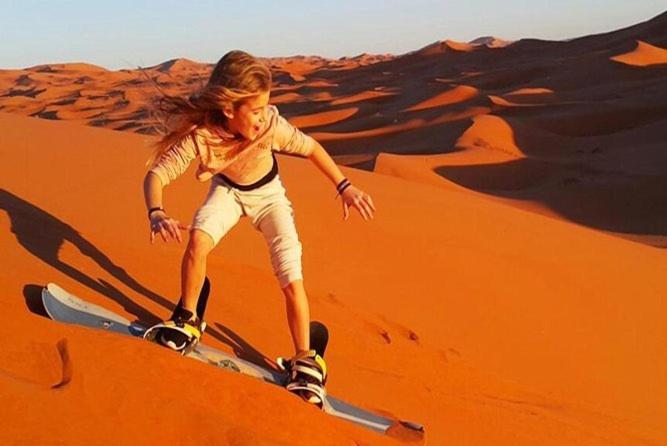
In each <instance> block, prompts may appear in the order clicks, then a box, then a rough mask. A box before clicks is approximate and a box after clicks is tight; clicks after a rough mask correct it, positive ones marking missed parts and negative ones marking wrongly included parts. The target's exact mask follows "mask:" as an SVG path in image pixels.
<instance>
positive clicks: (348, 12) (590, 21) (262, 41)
mask: <svg viewBox="0 0 667 446" xmlns="http://www.w3.org/2000/svg"><path fill="white" fill-rule="evenodd" d="M0 5H2V14H1V15H0V68H25V67H29V66H32V65H37V64H43V63H56V62H88V63H93V64H96V65H100V66H103V67H105V68H108V69H114V70H115V69H120V68H135V67H136V66H137V65H141V66H149V65H154V64H157V63H160V62H164V61H166V60H169V59H173V58H177V57H186V58H188V59H192V60H195V61H198V62H209V63H213V62H216V61H217V60H218V59H219V58H220V56H222V55H223V54H224V53H226V52H227V51H229V50H231V49H236V48H238V49H243V50H245V51H248V52H250V53H252V54H255V55H257V56H266V57H269V56H290V55H296V54H304V55H320V56H324V57H335V58H337V57H342V56H355V55H357V54H359V53H362V52H366V53H393V54H402V53H405V52H408V51H412V50H416V49H418V48H421V47H423V46H425V45H428V44H430V43H432V42H434V41H436V40H443V39H453V40H459V41H469V40H472V39H474V38H476V37H480V36H485V35H493V36H496V37H500V38H504V39H509V40H517V39H520V38H523V37H534V38H541V39H552V40H560V39H567V38H573V37H580V36H583V35H588V34H595V33H600V32H606V31H611V30H615V29H618V28H623V27H626V26H629V25H633V24H635V23H638V22H642V21H645V20H648V19H650V18H652V17H654V16H656V15H658V14H660V13H661V12H663V11H665V10H667V2H665V0H637V1H633V2H628V1H627V0H598V1H592V0H550V1H547V0H502V1H491V0H477V1H475V0H455V1H445V0H441V1H431V0H403V1H396V0H383V1H380V0H356V1H349V0H338V1H322V0H320V1H317V0H307V1H302V0H292V1H290V0H283V1H280V2H276V1H259V0H248V1H242V0H237V1H233V2H231V1H212V0H207V1H196V0H193V1H189V2H186V1H172V0H164V1H142V0H134V1H129V0H113V1H107V2H101V1H99V2H98V1H91V0H87V1H79V0H77V1H73V0H72V1H67V0H61V1H34V0H22V1H9V0H0Z"/></svg>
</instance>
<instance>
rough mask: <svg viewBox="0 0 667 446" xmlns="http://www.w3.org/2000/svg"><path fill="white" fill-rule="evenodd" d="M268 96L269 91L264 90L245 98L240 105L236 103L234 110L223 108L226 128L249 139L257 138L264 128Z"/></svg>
mask: <svg viewBox="0 0 667 446" xmlns="http://www.w3.org/2000/svg"><path fill="white" fill-rule="evenodd" d="M269 96H270V92H269V91H265V92H263V93H260V94H258V95H257V96H254V97H252V98H250V99H246V100H245V101H243V102H242V103H241V104H240V105H237V106H236V109H235V110H232V109H231V108H230V109H227V108H226V109H225V110H223V113H224V114H225V117H226V118H227V122H226V123H225V126H226V127H227V130H229V131H230V132H232V133H234V134H237V135H241V136H243V137H244V138H245V139H249V140H251V141H252V140H254V139H255V138H257V136H258V135H259V134H260V133H261V132H262V131H263V130H264V125H265V123H266V112H267V107H268V105H269Z"/></svg>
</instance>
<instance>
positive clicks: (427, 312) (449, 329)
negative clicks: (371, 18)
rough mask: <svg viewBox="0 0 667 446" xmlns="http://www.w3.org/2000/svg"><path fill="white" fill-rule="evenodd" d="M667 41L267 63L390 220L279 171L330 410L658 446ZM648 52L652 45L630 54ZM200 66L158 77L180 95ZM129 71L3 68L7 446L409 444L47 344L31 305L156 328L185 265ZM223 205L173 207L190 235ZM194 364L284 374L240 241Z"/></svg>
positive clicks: (55, 333) (125, 349) (277, 298)
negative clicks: (84, 306)
mask: <svg viewBox="0 0 667 446" xmlns="http://www.w3.org/2000/svg"><path fill="white" fill-rule="evenodd" d="M666 25H667V15H666V14H662V15H660V16H658V17H656V18H654V19H652V20H649V21H647V22H645V23H641V24H638V25H634V26H631V27H628V28H626V29H623V30H618V31H613V32H609V33H606V34H600V35H594V36H586V37H582V38H579V39H574V40H571V41H567V42H550V41H538V40H534V39H524V40H520V41H517V42H505V41H503V40H501V39H496V38H491V37H485V38H481V39H478V41H473V42H468V43H461V42H454V41H452V40H444V41H441V42H436V43H434V44H432V45H429V46H427V47H425V48H423V49H420V50H416V51H414V52H411V53H408V54H405V55H401V56H391V55H381V56H374V55H361V56H359V57H357V58H349V59H339V60H327V59H323V58H319V57H294V58H281V59H270V60H269V63H270V64H271V65H272V68H273V70H274V73H275V79H274V80H275V84H276V88H275V89H274V98H280V97H282V100H280V101H275V102H276V103H278V104H279V105H278V106H279V109H280V110H281V113H283V114H284V115H285V116H288V117H290V119H292V120H293V122H295V123H297V124H299V125H301V126H302V127H303V128H304V129H305V130H306V131H307V132H308V133H310V134H311V135H313V136H315V137H317V138H318V139H319V140H321V141H322V142H323V144H324V146H325V147H326V148H327V150H328V151H329V152H330V153H331V154H332V155H333V156H334V157H335V159H336V161H338V162H339V163H341V164H344V165H345V166H343V167H342V169H343V171H344V173H345V175H346V176H347V177H348V178H350V180H351V181H352V183H353V184H355V185H358V186H359V187H360V188H361V189H363V190H364V191H366V192H368V193H369V194H370V195H371V196H372V197H373V201H374V202H375V205H376V207H377V213H376V215H375V219H373V220H372V221H368V222H367V221H364V220H363V219H362V218H361V217H360V216H359V215H358V214H356V213H353V214H352V216H351V218H350V219H349V220H348V221H343V219H342V209H341V204H340V202H337V201H334V199H333V197H334V195H335V190H334V187H333V185H332V184H330V183H329V182H328V181H327V179H326V178H325V177H324V176H322V175H321V173H320V172H319V171H318V170H317V168H316V167H315V166H314V165H313V164H312V163H311V162H310V161H309V160H307V159H300V158H295V157H288V156H283V155H279V156H278V159H279V163H280V172H281V178H282V179H283V181H284V183H285V185H286V187H287V191H288V196H289V198H290V199H291V201H292V203H293V204H294V209H295V218H296V221H297V227H298V229H299V234H300V238H301V241H302V243H303V246H304V257H303V264H304V276H305V284H306V289H307V291H308V295H309V301H310V304H311V315H312V317H313V319H316V320H322V321H325V322H326V323H327V325H328V326H329V328H330V331H331V333H332V340H331V343H330V346H329V349H328V351H327V358H328V364H329V367H330V378H329V382H328V390H329V392H330V393H331V394H332V395H335V396H338V397H341V398H343V399H345V400H347V401H349V402H351V403H354V404H357V405H359V406H361V407H364V408H367V409H370V410H374V411H378V412H381V413H387V414H392V415H394V416H397V417H400V418H404V419H410V420H415V421H419V422H421V423H423V424H424V425H425V426H426V429H427V443H428V444H429V445H453V444H470V445H488V444H495V445H534V444H541V445H563V444H581V445H609V444H612V445H662V444H666V443H667V428H666V427H665V424H664V420H665V419H666V418H667V405H665V403H664V402H665V401H666V400H667V386H666V385H665V380H664V376H667V332H666V330H665V324H664V321H665V320H666V318H667V308H666V306H665V296H666V295H667V282H666V281H665V277H667V250H664V249H662V247H665V246H667V242H666V240H667V239H666V238H665V235H667V211H666V209H667V206H665V204H667V187H666V186H667V172H666V171H665V167H664V166H665V165H667V164H666V163H665V162H666V161H667V154H666V152H665V150H664V141H665V137H667V126H666V125H665V124H666V122H665V120H666V119H667V106H666V104H667V93H666V92H667V88H666V87H667V85H666V83H667V76H666V74H667V64H665V63H664V61H662V62H661V60H662V59H661V57H663V56H662V51H665V48H667V32H666V30H667V26H666ZM638 42H639V43H638ZM210 69H211V65H210V64H201V63H197V62H194V61H188V60H185V59H175V60H172V61H169V62H165V63H163V64H160V65H158V66H155V67H147V68H145V73H147V74H148V75H149V76H151V77H152V78H153V79H154V80H155V81H156V82H158V83H159V85H160V86H161V87H162V88H164V89H165V90H166V91H169V92H170V93H173V94H189V92H190V91H192V89H194V88H196V87H197V86H198V85H200V84H201V83H202V82H203V81H205V78H206V76H207V74H208V73H209V72H210ZM154 96H155V92H154V91H153V90H152V87H151V85H150V83H149V82H147V81H146V79H145V78H144V77H143V73H142V72H141V71H139V70H120V71H109V70H106V69H104V68H102V67H96V66H93V65H90V64H85V63H76V64H74V63H73V64H44V65H40V66H36V67H30V68H26V69H12V70H0V129H2V142H1V144H0V150H1V151H2V152H1V153H0V155H1V156H2V160H3V162H2V163H1V164H0V210H1V212H0V247H1V252H2V258H3V259H4V261H3V271H2V274H0V284H2V289H3V293H2V304H3V310H4V316H5V317H4V318H3V320H4V324H2V325H0V334H1V335H2V337H3V339H4V340H5V345H6V346H5V347H4V348H3V349H1V350H0V400H1V402H2V404H0V408H1V409H0V417H1V418H2V419H3V429H2V430H1V431H0V440H1V441H2V443H3V444H25V443H26V442H32V443H35V444H50V443H51V444H54V443H55V444H59V443H60V444H84V443H89V444H90V443H102V442H111V441H113V442H114V443H118V444H127V443H130V442H136V441H138V440H139V441H141V442H142V443H146V444H153V443H156V442H158V441H173V439H174V438H179V437H180V436H182V434H183V432H187V433H188V436H187V439H188V442H210V443H211V444H229V445H237V446H238V445H276V444H277V445H309V444H324V445H329V444H330V445H384V444H387V445H390V444H403V443H401V442H399V441H397V440H394V439H392V438H388V437H384V436H381V435H379V434H375V433H373V432H370V431H368V430H365V429H363V428H360V427H357V426H355V425H353V424H350V423H348V422H345V421H343V420H339V419H335V418H332V417H330V416H327V415H326V414H323V413H321V412H319V411H318V410H316V409H315V408H313V407H310V406H308V405H306V404H304V403H303V402H301V401H299V400H298V399H297V398H296V397H294V396H293V395H290V394H288V393H287V392H286V391H284V390H282V389H279V388H277V387H275V386H270V385H267V384H264V383H262V382H259V381H257V380H254V379H252V378H248V377H245V376H241V375H238V374H234V373H229V372H225V371H222V370H219V369H216V368H214V367H211V366H208V365H206V364H202V363H199V362H196V361H192V360H186V359H184V358H181V357H179V356H178V355H176V354H174V353H172V352H169V351H167V350H166V349H163V348H160V347H158V346H155V345H152V344H149V343H146V342H142V341H141V340H138V339H128V338H126V337H121V336H118V335H115V334H113V333H104V332H100V331H93V330H90V329H86V328H81V327H75V326H67V325H63V324H59V323H56V322H54V321H51V320H49V319H48V318H46V317H45V316H44V314H43V309H42V308H40V305H39V295H40V292H41V288H42V287H43V286H44V285H45V284H46V283H49V282H56V283H58V284H59V285H61V286H62V287H64V288H65V289H67V290H69V291H70V292H72V293H74V294H76V295H78V296H80V297H82V298H84V299H86V300H89V301H91V302H93V303H95V304H98V305H101V306H103V307H105V308H108V309H110V310H113V311H115V312H117V313H119V314H121V315H123V316H124V317H126V318H128V319H130V320H136V321H140V322H142V323H145V324H150V323H155V322H157V321H159V320H161V319H164V318H165V317H167V316H168V315H169V314H170V312H171V310H172V309H173V305H174V304H175V302H176V301H177V300H178V290H179V283H180V260H181V256H182V252H183V249H184V245H179V244H178V243H174V242H170V243H164V242H162V241H158V242H157V243H156V244H154V245H151V244H150V243H149V232H148V231H149V228H148V224H147V220H146V215H145V207H144V203H143V195H142V190H141V183H142V179H143V176H144V174H145V167H144V162H145V161H146V159H147V158H148V155H149V150H150V149H149V147H148V146H149V144H150V142H151V141H153V140H154V138H155V136H154V135H153V130H152V127H151V123H150V121H149V120H148V113H147V110H146V101H148V100H149V99H150V98H152V97H154ZM206 190H207V185H206V184H201V183H198V182H197V181H196V180H195V178H194V169H191V170H189V171H188V172H186V174H185V175H184V176H183V177H182V178H181V179H179V180H178V181H177V182H176V183H174V184H173V185H170V186H169V187H168V188H167V189H166V191H165V193H166V198H165V207H166V208H167V209H168V210H169V212H170V214H171V215H173V216H174V217H176V218H179V219H181V220H182V221H184V222H188V221H189V220H190V219H191V217H192V215H193V212H194V210H195V209H196V208H197V206H198V205H199V204H200V203H201V202H202V200H203V198H204V195H205V193H206ZM208 275H209V277H210V278H211V280H212V282H213V292H212V296H211V299H210V302H209V309H208V310H207V315H208V316H207V319H208V324H209V331H208V332H207V334H206V335H205V338H204V342H205V343H206V344H209V345H211V346H214V347H217V348H220V349H223V350H226V351H230V352H233V353H235V354H236V355H238V356H239V357H242V358H244V359H248V360H251V361H254V362H257V363H260V364H268V363H270V361H271V360H272V359H273V358H275V357H277V356H284V355H288V354H290V353H291V349H292V345H291V340H290V337H289V330H288V328H287V322H286V316H285V308H284V300H283V299H284V298H283V296H282V293H281V292H280V289H279V287H278V284H277V281H276V279H275V277H274V276H273V273H272V270H271V265H270V261H269V257H268V251H267V248H266V246H265V243H264V241H263V238H262V237H261V234H259V233H258V232H257V231H255V230H254V229H253V228H252V226H251V225H250V223H249V222H248V221H247V220H245V219H244V220H242V221H241V222H240V223H239V224H238V226H237V227H236V228H234V230H232V231H231V232H230V233H229V234H228V235H227V236H226V237H225V238H224V239H223V241H222V242H221V243H220V245H219V246H217V247H216V249H215V250H214V252H213V253H212V254H211V257H210V259H209V263H208Z"/></svg>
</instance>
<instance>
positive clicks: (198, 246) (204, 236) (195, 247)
mask: <svg viewBox="0 0 667 446" xmlns="http://www.w3.org/2000/svg"><path fill="white" fill-rule="evenodd" d="M214 246H215V242H214V241H213V237H211V236H210V235H209V234H208V233H206V232H204V231H202V230H200V229H193V230H192V231H191V232H190V241H189V242H188V247H187V253H188V254H189V255H190V256H192V257H206V256H207V255H208V254H209V253H210V252H211V250H212V249H213V247H214Z"/></svg>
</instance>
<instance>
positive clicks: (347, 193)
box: [342, 186, 375, 220]
mask: <svg viewBox="0 0 667 446" xmlns="http://www.w3.org/2000/svg"><path fill="white" fill-rule="evenodd" d="M342 198H343V215H344V219H345V220H347V219H348V218H349V216H350V211H349V208H350V206H354V207H355V208H357V210H358V211H359V213H360V214H361V216H362V217H364V220H372V219H373V212H375V205H373V200H372V199H371V196H370V195H368V194H367V193H365V192H363V191H362V190H360V189H357V188H356V187H354V186H348V187H347V188H346V189H345V190H344V191H343V194H342Z"/></svg>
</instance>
